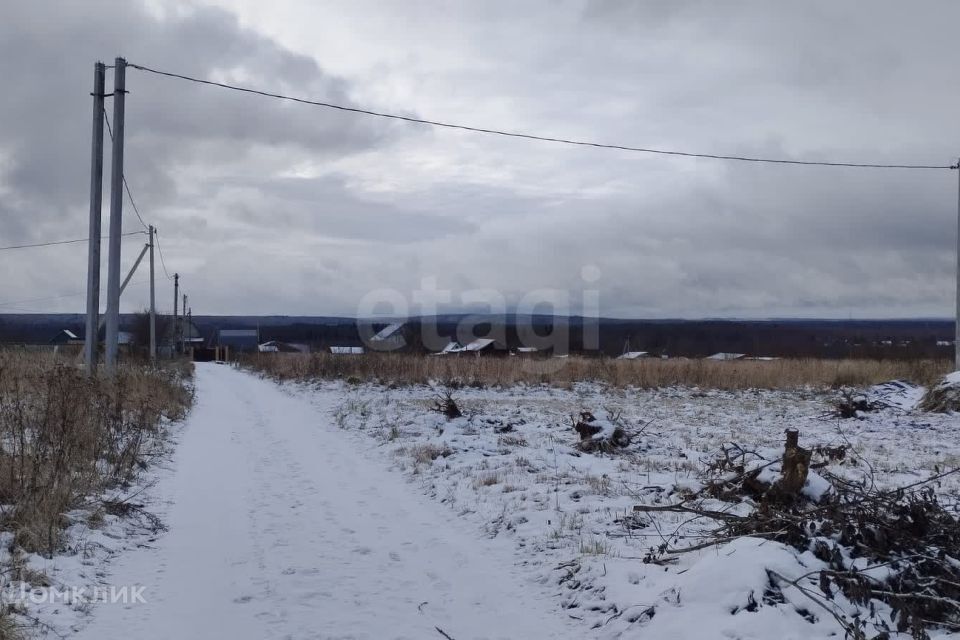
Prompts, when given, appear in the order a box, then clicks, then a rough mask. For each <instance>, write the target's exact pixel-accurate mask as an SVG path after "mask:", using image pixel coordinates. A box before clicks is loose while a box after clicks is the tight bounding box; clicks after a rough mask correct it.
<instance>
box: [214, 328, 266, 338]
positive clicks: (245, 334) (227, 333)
mask: <svg viewBox="0 0 960 640" xmlns="http://www.w3.org/2000/svg"><path fill="white" fill-rule="evenodd" d="M259 335H260V332H259V331H257V330H256V329H220V337H221V338H251V337H253V338H256V337H257V336H259Z"/></svg>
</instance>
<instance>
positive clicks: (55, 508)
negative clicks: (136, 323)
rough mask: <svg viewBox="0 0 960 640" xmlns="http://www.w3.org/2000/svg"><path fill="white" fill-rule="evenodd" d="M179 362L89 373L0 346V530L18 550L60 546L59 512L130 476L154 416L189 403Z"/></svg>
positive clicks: (153, 428)
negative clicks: (10, 535) (112, 374)
mask: <svg viewBox="0 0 960 640" xmlns="http://www.w3.org/2000/svg"><path fill="white" fill-rule="evenodd" d="M191 371H192V368H191V367H189V366H188V365H180V366H177V367H166V368H162V369H148V368H144V367H134V366H125V367H121V368H120V371H119V372H118V375H117V376H116V377H115V378H107V377H103V376H97V377H92V378H91V377H88V376H86V375H85V374H84V372H83V370H82V369H81V368H80V367H78V366H77V365H76V364H75V361H73V360H71V361H69V362H65V361H63V360H60V359H58V358H57V357H56V356H55V355H54V354H38V353H27V352H23V351H0V528H2V529H4V530H8V531H13V532H15V534H16V541H17V543H18V544H19V545H20V546H22V547H23V548H24V549H25V550H27V551H33V552H37V553H41V554H44V555H46V556H48V557H49V556H52V555H53V554H54V553H56V552H57V551H58V550H59V547H60V544H61V540H60V533H61V529H62V527H63V526H64V525H65V524H66V522H65V519H64V515H63V514H64V513H66V512H67V511H69V510H70V509H72V508H75V507H76V506H78V505H79V504H81V503H82V501H83V499H84V498H85V497H87V496H91V495H95V494H98V493H100V492H102V491H104V490H106V489H108V488H111V487H114V486H118V485H123V484H125V483H129V482H130V481H131V480H132V479H133V478H134V476H135V475H136V474H137V473H138V472H139V471H140V470H141V469H142V468H143V467H144V466H145V465H146V461H145V457H146V456H147V455H148V454H149V447H150V446H151V445H152V444H154V443H156V442H157V440H158V438H157V436H158V435H159V434H160V430H161V429H162V425H163V424H164V422H163V418H170V419H178V418H180V417H182V416H183V415H184V413H185V412H186V411H187V409H188V408H189V405H190V402H191V392H190V391H189V389H188V388H187V386H186V385H185V384H184V380H185V378H186V377H188V376H189V375H190V373H191Z"/></svg>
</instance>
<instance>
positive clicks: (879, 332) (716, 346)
mask: <svg viewBox="0 0 960 640" xmlns="http://www.w3.org/2000/svg"><path fill="white" fill-rule="evenodd" d="M461 319H462V317H460V316H441V317H438V318H426V319H421V318H418V319H413V320H410V321H408V322H407V323H406V324H405V326H404V327H403V335H404V338H405V342H406V344H407V346H406V347H405V350H407V351H423V352H425V351H437V350H440V349H441V348H443V346H444V344H446V341H447V340H456V339H459V340H460V341H461V342H463V340H464V339H465V338H469V336H462V335H461V336H458V335H457V328H458V323H459V322H460V320H461ZM193 321H194V324H195V325H196V327H197V328H198V329H199V331H200V333H201V334H202V335H203V336H204V337H206V338H208V339H209V340H210V341H215V338H216V335H217V331H218V330H219V329H239V328H259V330H260V341H261V342H266V341H268V340H280V341H283V342H292V343H301V344H308V345H310V346H311V347H313V348H315V349H321V348H326V347H330V346H360V345H361V344H362V339H361V328H360V327H358V324H357V321H356V320H354V319H351V318H333V317H293V316H290V317H285V316H262V317H257V316H194V318H193ZM557 322H566V323H567V325H568V326H567V331H568V332H569V338H568V339H567V340H563V344H565V345H569V352H571V353H581V352H588V353H589V352H595V353H596V352H599V353H602V354H605V355H607V356H616V355H619V354H621V353H622V352H623V351H624V350H625V349H629V350H631V351H647V352H650V353H651V355H656V356H659V355H668V356H671V357H677V356H685V357H704V356H708V355H710V354H713V353H717V352H721V351H725V352H735V353H744V354H747V355H752V356H776V357H817V358H847V357H864V358H920V357H923V358H931V357H951V356H952V353H953V347H952V340H953V332H954V324H953V322H952V321H949V320H763V321H752V320H616V319H600V320H584V319H583V318H570V319H569V320H565V319H560V320H558V319H554V318H550V317H547V316H542V317H535V318H533V319H532V320H530V321H528V322H527V323H525V324H527V325H529V326H531V328H532V329H533V332H534V333H535V334H538V335H541V336H543V335H546V334H549V333H550V332H551V331H553V330H555V329H559V328H561V327H557V326H555V323H557ZM421 323H425V324H426V325H427V328H428V331H422V330H421ZM385 324H386V323H385V322H377V323H374V324H372V325H370V324H369V323H368V324H367V325H366V332H367V335H369V332H370V331H375V330H378V329H380V328H382V327H383V326H385ZM121 325H122V327H123V328H125V329H128V330H129V329H131V328H133V327H134V326H135V325H136V316H135V315H134V314H124V315H123V316H122V318H121ZM83 327H84V323H83V316H81V315H79V314H9V315H0V343H6V344H48V343H49V342H50V341H51V340H52V339H53V338H54V336H56V335H57V334H58V333H59V332H60V331H61V330H63V329H69V330H70V331H72V332H73V333H75V334H76V335H77V336H80V337H82V336H83ZM434 327H435V331H434V329H433V328H434ZM585 330H586V336H587V338H588V340H589V338H590V336H591V335H597V336H598V337H599V350H594V349H584V331H585ZM474 334H475V335H476V336H477V337H486V336H487V335H489V337H496V338H498V342H503V343H504V346H506V347H507V348H510V349H513V348H516V347H517V346H521V345H523V344H527V345H530V344H531V340H530V338H529V336H526V337H524V339H523V340H521V335H520V334H519V333H518V330H517V325H516V322H515V321H512V320H511V321H507V322H506V323H504V322H503V321H502V319H501V320H500V321H496V320H494V321H492V322H480V324H477V325H476V331H475V332H474ZM431 335H436V336H437V338H436V339H434V340H433V341H430V340H424V338H423V336H427V337H429V336H431ZM938 343H940V344H938ZM533 346H537V344H536V338H534V342H533ZM556 350H557V351H563V349H562V348H558V349H556Z"/></svg>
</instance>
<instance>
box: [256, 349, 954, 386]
mask: <svg viewBox="0 0 960 640" xmlns="http://www.w3.org/2000/svg"><path fill="white" fill-rule="evenodd" d="M258 356H259V357H255V358H254V357H250V358H247V359H245V360H243V362H244V363H245V365H246V366H248V367H250V368H252V369H256V370H258V371H260V372H262V373H265V374H266V375H269V376H271V377H273V378H275V379H278V380H306V379H342V380H347V379H349V378H355V379H357V380H369V381H376V382H381V383H385V384H427V383H430V382H438V383H440V384H444V385H446V386H448V387H450V388H457V387H458V386H463V385H464V384H465V383H464V381H468V383H467V384H469V385H474V386H511V385H516V384H521V383H522V384H544V383H545V384H550V385H553V386H557V387H561V388H569V387H570V386H571V385H572V384H574V383H576V382H580V381H588V380H589V381H597V382H603V383H606V384H609V385H611V386H615V387H635V388H638V389H651V388H662V387H672V386H685V387H702V388H710V389H802V388H805V387H814V388H840V387H844V386H867V385H871V384H877V383H880V382H886V381H888V380H897V379H899V380H910V381H913V382H916V383H919V384H931V383H933V382H935V381H936V380H938V379H939V378H940V377H941V376H942V375H943V374H944V373H946V372H947V371H949V370H950V369H951V363H950V362H949V361H947V360H913V361H905V360H817V359H783V360H772V361H753V360H749V361H732V362H720V361H714V360H698V359H690V360H688V359H683V358H676V359H672V360H659V359H654V358H651V359H646V360H612V359H609V358H586V357H577V356H571V357H569V358H565V359H564V360H563V361H562V364H559V363H557V364H558V366H557V367H556V368H555V370H552V371H550V372H549V373H544V372H543V371H541V370H539V369H538V368H537V367H535V366H532V365H533V364H535V361H530V360H527V359H524V358H509V357H506V358H502V357H481V358H478V357H457V356H441V357H436V356H425V355H417V354H383V353H369V354H365V355H363V356H351V357H349V358H346V357H343V356H336V355H333V354H328V353H312V354H299V353H270V354H258Z"/></svg>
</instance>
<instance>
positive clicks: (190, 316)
mask: <svg viewBox="0 0 960 640" xmlns="http://www.w3.org/2000/svg"><path fill="white" fill-rule="evenodd" d="M183 306H187V298H186V296H184V298H183ZM187 326H188V327H193V307H190V308H189V309H187ZM190 331H191V333H192V329H191V330H190ZM190 350H191V355H193V354H192V351H193V342H192V341H191V342H190Z"/></svg>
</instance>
